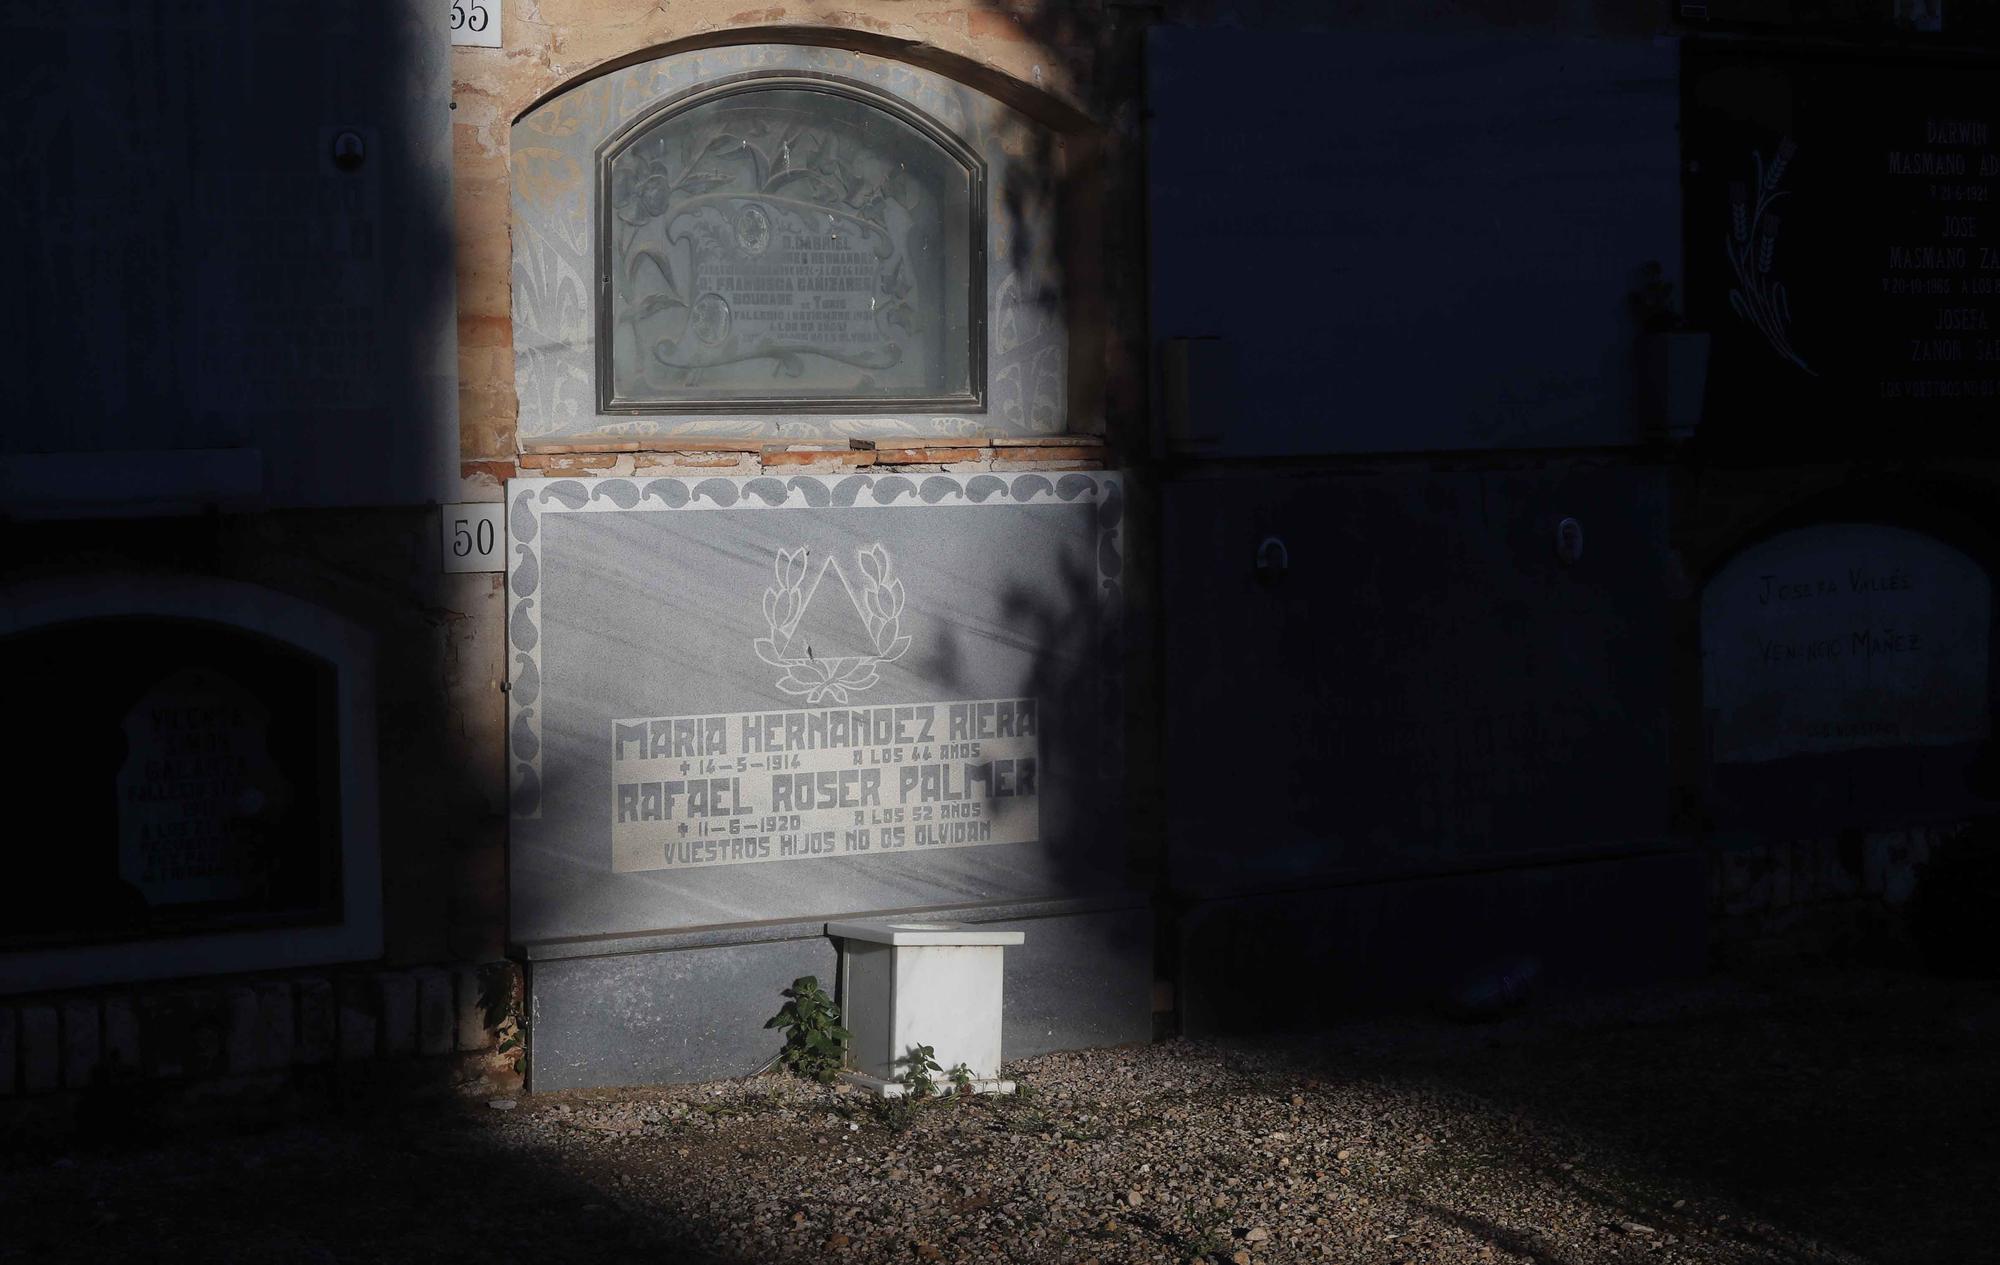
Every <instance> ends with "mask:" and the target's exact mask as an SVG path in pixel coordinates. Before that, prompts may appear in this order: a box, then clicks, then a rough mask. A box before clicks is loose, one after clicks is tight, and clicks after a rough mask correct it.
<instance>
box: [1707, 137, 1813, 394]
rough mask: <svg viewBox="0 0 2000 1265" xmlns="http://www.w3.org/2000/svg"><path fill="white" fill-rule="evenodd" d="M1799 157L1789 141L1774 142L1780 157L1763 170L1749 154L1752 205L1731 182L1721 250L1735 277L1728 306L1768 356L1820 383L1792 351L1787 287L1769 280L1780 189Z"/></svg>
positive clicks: (1784, 194) (1746, 192)
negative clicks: (1767, 348)
mask: <svg viewBox="0 0 2000 1265" xmlns="http://www.w3.org/2000/svg"><path fill="white" fill-rule="evenodd" d="M1798 152H1799V149H1798V146H1797V144H1795V143H1794V142H1793V140H1792V138H1791V137H1789V136H1787V137H1785V138H1784V139H1783V140H1781V141H1779V142H1778V152H1777V153H1776V154H1774V155H1772V158H1771V165H1770V166H1769V167H1766V166H1765V165H1764V155H1763V154H1761V153H1759V152H1757V151H1755V150H1752V151H1751V155H1750V156H1751V158H1752V159H1753V160H1754V161H1755V162H1756V164H1757V192H1756V200H1755V201H1754V202H1753V201H1752V200H1751V196H1750V190H1749V189H1748V188H1747V187H1746V186H1745V185H1744V183H1743V182H1742V181H1740V180H1732V181H1730V182H1729V237H1728V239H1727V240H1726V241H1724V243H1723V249H1724V250H1725V251H1726V252H1727V253H1728V255H1729V267H1730V270H1731V271H1732V272H1734V273H1735V274H1736V288H1734V289H1732V290H1731V291H1730V292H1729V306H1730V307H1731V308H1732V309H1734V310H1735V312H1736V314H1737V315H1738V316H1740V317H1742V318H1743V319H1744V320H1746V321H1748V322H1750V323H1751V324H1752V325H1754V326H1756V327H1757V329H1758V331H1759V332H1760V333H1762V334H1763V335H1764V339H1765V341H1767V342H1769V343H1770V344H1771V350H1773V351H1775V352H1777V353H1778V354H1779V355H1780V356H1783V357H1784V358H1785V359H1787V360H1789V361H1791V362H1792V363H1793V364H1795V365H1797V366H1798V367H1799V368H1801V369H1803V370H1805V371H1806V372H1807V373H1809V374H1812V375H1813V376H1814V377H1818V376H1819V374H1818V373H1817V372H1816V371H1815V370H1814V369H1813V367H1812V366H1811V365H1808V364H1807V363H1806V362H1805V361H1804V360H1803V359H1802V358H1801V357H1800V356H1799V353H1798V352H1797V351H1795V350H1793V348H1792V341H1791V330H1790V326H1791V323H1792V305H1791V300H1790V299H1789V298H1788V297H1787V296H1786V294H1785V283H1784V282H1782V281H1780V280H1778V279H1777V278H1776V277H1774V276H1773V275H1772V274H1771V265H1772V264H1773V263H1774V262H1775V261H1776V258H1777V250H1778V226H1779V224H1780V223H1781V221H1780V219H1779V217H1778V214H1777V212H1776V210H1775V207H1776V206H1777V202H1778V199H1780V198H1783V197H1787V196H1789V190H1784V189H1780V188H1779V187H1778V185H1779V183H1780V182H1781V181H1782V180H1783V179H1784V176H1785V169H1786V168H1787V167H1789V166H1791V163H1792V159H1793V158H1794V157H1795V156H1797V154H1798Z"/></svg>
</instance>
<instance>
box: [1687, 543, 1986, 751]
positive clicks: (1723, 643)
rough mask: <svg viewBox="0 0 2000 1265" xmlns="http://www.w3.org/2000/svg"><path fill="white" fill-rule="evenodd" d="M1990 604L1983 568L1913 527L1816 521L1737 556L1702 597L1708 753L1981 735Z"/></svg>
mask: <svg viewBox="0 0 2000 1265" xmlns="http://www.w3.org/2000/svg"><path fill="white" fill-rule="evenodd" d="M1991 609H1992V584H1991V581H1990V580H1989V579H1988V577H1987V574H1986V572H1985V570H1984V569H1983V568H1981V567H1980V566H1979V565H1978V564H1977V563H1976V562H1974V561H1973V560H1972V559H1971V558H1969V557H1967V556H1966V555H1964V554H1962V553H1960V552H1959V551H1958V550H1956V549H1953V548H1952V547H1950V546H1949V545H1946V544H1943V543H1942V542H1940V541H1937V540H1935V539H1933V538H1931V537H1929V536H1925V535H1922V534H1921V533H1918V532H1914V531H1907V530H1904V529H1901V528H1894V527H1881V526H1873V525H1865V524H1859V523H1839V524H1830V525H1827V526H1823V527H1810V528H1802V529H1800V530H1796V531H1789V532H1785V533H1783V534H1781V535H1778V536H1773V537H1771V538H1770V539H1769V540H1766V541H1763V542H1762V543H1760V544H1758V545H1756V546H1754V547H1752V548H1750V549H1748V550H1746V551H1745V552H1744V553H1742V554H1740V555H1738V556H1737V557H1736V558H1734V559H1732V560H1731V561H1730V562H1729V564H1728V565H1727V566H1725V567H1724V568H1723V569H1722V570H1721V571H1720V572H1718V573H1717V574H1716V575H1715V577H1714V578H1713V579H1712V580H1710V581H1709V583H1708V586H1707V587H1706V589H1704V590H1703V593H1702V604H1701V630H1702V662H1703V673H1702V695H1703V702H1704V706H1705V708H1706V710H1707V712H1708V716H1709V724H1710V728H1711V743H1712V748H1711V754H1712V758H1713V759H1714V760H1715V761H1716V762H1717V763H1719V764H1747V763H1753V762H1759V761H1766V760H1776V759H1780V758H1783V757H1787V756H1800V755H1826V754H1831V753H1835V752H1842V751H1853V750H1860V749H1866V748H1879V747H1915V746H1948V745H1953V744H1959V743H1970V742H1977V741H1979V740H1981V739H1984V738H1985V737H1986V736H1987V734H1988V733H1989V731H1990V710H1989V709H1990V702H1989V699H1988V671H1989V666H1988V650H1989V644H1990V639H1991V627H1990V620H1991Z"/></svg>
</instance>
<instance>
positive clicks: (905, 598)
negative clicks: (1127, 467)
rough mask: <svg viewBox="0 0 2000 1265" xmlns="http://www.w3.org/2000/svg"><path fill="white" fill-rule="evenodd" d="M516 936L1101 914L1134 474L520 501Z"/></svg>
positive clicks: (763, 486)
mask: <svg viewBox="0 0 2000 1265" xmlns="http://www.w3.org/2000/svg"><path fill="white" fill-rule="evenodd" d="M507 504H508V533H509V548H510V551H511V553H512V558H511V565H510V569H509V575H508V585H509V592H510V598H509V601H510V615H509V643H510V644H509V657H510V659H511V661H512V667H511V688H510V693H509V698H510V712H511V715H510V721H509V727H510V728H509V732H510V760H509V763H510V766H511V770H512V777H513V814H514V823H513V831H512V849H513V851H512V867H511V868H512V882H513V902H512V917H513V938H514V940H515V941H516V942H518V943H534V942H537V941H544V940H549V939H554V938H563V937H576V936H604V935H617V934H621V933H635V932H643V931H650V930H657V929H671V928H687V927H698V926H712V925H716V924H728V923H743V922H759V921H768V920H773V919H786V918H819V917H829V916H834V915H839V914H848V913H862V912H869V911H880V910H891V909H899V908H918V907H924V906H934V905H943V904H962V903H976V902H980V901H987V900H1007V899H1030V898H1039V897H1047V896H1060V895H1067V894H1074V893H1076V892H1079V891H1096V890H1104V889H1105V888H1106V887H1107V886H1108V885H1109V884H1108V880H1110V879H1114V878H1115V877H1116V875H1117V874H1118V873H1119V872H1120V868H1121V866H1122V858H1123V847H1122V843H1119V842H1117V841H1118V840H1121V839H1122V833H1121V832H1120V831H1119V829H1118V825H1119V822H1120V820H1121V813H1120V808H1119V805H1118V802H1117V801H1118V786H1119V782H1120V778H1121V776H1122V757H1121V756H1120V755H1119V754H1118V751H1119V733H1120V729H1121V726H1122V720H1121V719H1120V715H1121V712H1120V704H1119V701H1118V693H1117V681H1116V658H1115V651H1116V636H1117V613H1118V607H1119V603H1120V600H1121V597H1120V594H1121V589H1120V579H1119V571H1120V566H1121V563H1120V552H1119V533H1120V519H1121V515H1122V504H1123V502H1122V495H1121V491H1120V487H1119V481H1118V479H1117V477H1116V476H1114V475H1098V474H1068V473H1066V474H1051V475H1040V474H1025V475H1015V476H1007V477H1002V476H996V475H975V476H967V477H955V476H946V475H924V476H919V477H915V478H908V477H902V476H887V477H878V476H873V475H850V476H845V477H838V478H817V477H795V478H790V479H784V478H776V477H756V478H746V479H725V478H712V479H702V480H682V479H648V480H635V479H597V480H592V481H589V482H583V481H578V480H567V479H565V480H540V479H534V480H517V481H515V482H513V483H511V484H510V485H509V487H508V493H507Z"/></svg>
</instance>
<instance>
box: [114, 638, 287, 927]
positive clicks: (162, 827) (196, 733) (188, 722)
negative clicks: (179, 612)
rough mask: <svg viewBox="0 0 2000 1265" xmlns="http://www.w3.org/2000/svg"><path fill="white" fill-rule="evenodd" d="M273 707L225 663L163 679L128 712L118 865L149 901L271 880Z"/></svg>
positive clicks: (235, 893) (225, 894)
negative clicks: (224, 670)
mask: <svg viewBox="0 0 2000 1265" xmlns="http://www.w3.org/2000/svg"><path fill="white" fill-rule="evenodd" d="M269 725H270V713H269V711H268V710H267V709H266V708H265V707H264V705H263V704H262V703H260V702H259V701H258V700H257V698H256V697H255V696H254V695H252V694H251V693H250V692H249V691H248V690H245V689H244V688H243V687H242V686H241V685H238V684H237V683H236V682H235V681H233V680H231V679H229V677H227V676H225V675H224V674H223V673H221V672H218V671H216V670H214V669H211V668H203V669H190V670H185V671H181V672H177V673H175V674H174V675H173V676H171V677H169V678H167V679H166V680H163V681H161V682H160V683H159V684H157V685H155V686H154V687H153V688H152V689H151V690H149V691H147V693H146V695H145V697H143V698H141V699H140V700H139V701H138V702H137V703H136V704H134V705H133V707H132V710H131V711H129V712H127V713H126V715H125V722H124V726H123V728H124V732H125V763H124V765H123V766H122V767H121V768H120V769H119V771H118V868H119V872H120V874H121V875H122V877H123V878H124V880H125V881H126V882H127V883H130V884H132V885H133V886H134V887H135V888H137V889H138V891H139V893H140V894H141V895H142V896H144V897H145V899H146V902H147V904H149V905H162V904H182V903H187V902H195V901H213V900H240V899H242V898H243V897H245V896H246V895H250V894H262V892H261V889H262V888H264V887H265V886H267V885H268V882H269V876H268V875H267V874H265V873H263V871H264V870H265V869H266V868H267V860H268V858H267V855H266V854H267V852H268V850H269V848H270V847H271V845H272V843H273V842H274V841H273V840H272V838H271V837H270V835H271V831H270V826H271V824H272V820H273V818H274V816H275V815H276V808H277V806H278V805H279V804H281V803H283V802H284V801H285V800H287V799H288V798H289V795H288V794H287V792H286V790H285V786H284V777H283V775H282V774H281V773H280V772H279V771H278V769H277V767H276V766H275V765H274V764H273V763H272V760H271V753H270V749H269V746H268V743H267V740H266V731H267V730H268V728H269Z"/></svg>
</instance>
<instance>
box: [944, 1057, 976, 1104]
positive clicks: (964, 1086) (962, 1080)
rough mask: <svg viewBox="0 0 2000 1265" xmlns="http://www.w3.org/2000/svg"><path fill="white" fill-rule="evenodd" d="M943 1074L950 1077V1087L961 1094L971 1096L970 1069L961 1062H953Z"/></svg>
mask: <svg viewBox="0 0 2000 1265" xmlns="http://www.w3.org/2000/svg"><path fill="white" fill-rule="evenodd" d="M945 1075H946V1076H947V1077H949V1078H950V1079H951V1087H952V1088H953V1089H955V1090H957V1091H958V1092H959V1093H960V1094H962V1095H963V1096H965V1097H967V1098H970V1097H971V1096H972V1069H971V1068H969V1067H967V1066H966V1065H965V1064H963V1063H955V1064H953V1065H952V1069H951V1070H950V1071H949V1072H946V1073H945Z"/></svg>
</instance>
